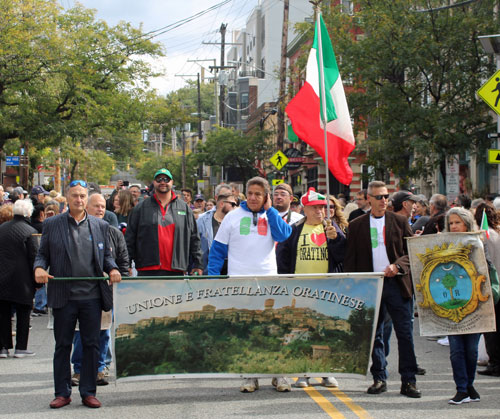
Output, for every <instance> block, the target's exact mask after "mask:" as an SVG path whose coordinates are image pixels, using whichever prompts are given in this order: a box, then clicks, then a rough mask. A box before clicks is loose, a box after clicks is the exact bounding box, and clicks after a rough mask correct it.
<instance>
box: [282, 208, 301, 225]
mask: <svg viewBox="0 0 500 419" xmlns="http://www.w3.org/2000/svg"><path fill="white" fill-rule="evenodd" d="M278 214H279V215H280V217H281V218H283V220H284V221H285V222H286V223H288V224H290V225H292V224H295V223H296V222H297V221H299V220H301V219H302V218H304V216H303V215H302V214H299V213H298V212H295V211H291V212H290V222H288V211H284V212H279V213H278Z"/></svg>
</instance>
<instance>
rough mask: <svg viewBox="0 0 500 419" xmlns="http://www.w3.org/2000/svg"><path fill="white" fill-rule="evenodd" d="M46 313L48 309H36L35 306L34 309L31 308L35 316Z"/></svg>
mask: <svg viewBox="0 0 500 419" xmlns="http://www.w3.org/2000/svg"><path fill="white" fill-rule="evenodd" d="M47 313H48V311H47V309H46V308H44V309H42V310H38V309H37V308H35V309H34V310H33V313H32V314H33V316H34V315H35V314H36V315H37V316H43V315H45V314H47Z"/></svg>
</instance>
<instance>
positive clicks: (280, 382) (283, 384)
mask: <svg viewBox="0 0 500 419" xmlns="http://www.w3.org/2000/svg"><path fill="white" fill-rule="evenodd" d="M276 391H279V392H285V391H292V386H291V385H290V382H289V381H288V379H287V378H286V377H278V378H276Z"/></svg>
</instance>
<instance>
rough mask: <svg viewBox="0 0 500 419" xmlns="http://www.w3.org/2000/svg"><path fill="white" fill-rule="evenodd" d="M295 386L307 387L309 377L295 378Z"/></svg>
mask: <svg viewBox="0 0 500 419" xmlns="http://www.w3.org/2000/svg"><path fill="white" fill-rule="evenodd" d="M295 387H298V388H306V387H309V378H307V377H299V378H297V381H295Z"/></svg>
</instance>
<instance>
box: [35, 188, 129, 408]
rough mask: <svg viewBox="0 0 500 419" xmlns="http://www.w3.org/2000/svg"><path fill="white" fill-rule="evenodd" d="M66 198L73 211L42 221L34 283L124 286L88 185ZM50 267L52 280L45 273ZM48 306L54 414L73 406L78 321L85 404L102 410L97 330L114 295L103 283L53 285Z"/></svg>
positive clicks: (73, 191) (81, 392) (81, 378)
mask: <svg viewBox="0 0 500 419" xmlns="http://www.w3.org/2000/svg"><path fill="white" fill-rule="evenodd" d="M66 197H67V199H68V205H69V211H68V212H65V213H63V214H60V215H57V216H54V217H50V218H47V219H46V220H45V221H44V226H43V234H42V238H41V242H40V249H39V251H38V254H37V257H36V259H35V263H34V271H35V281H36V282H37V283H39V284H45V283H47V282H49V279H53V278H54V277H56V278H68V277H80V278H89V277H103V276H104V272H106V273H108V274H109V280H110V281H111V282H119V281H121V274H120V271H119V270H118V266H117V265H116V263H115V261H114V259H113V257H112V255H111V249H110V247H111V246H110V245H109V236H108V229H109V225H108V223H106V222H105V221H103V220H100V219H98V218H95V217H92V216H91V215H88V214H87V211H86V210H85V208H86V206H87V199H88V195H87V183H86V182H85V181H83V180H74V181H72V182H71V183H70V184H69V187H68V189H67V193H66ZM49 267H50V275H49V273H48V272H47V269H48V268H49ZM47 296H48V305H49V307H52V313H53V315H54V338H55V342H56V347H55V352H54V387H55V399H54V400H52V402H51V403H50V407H51V408H53V409H57V408H61V407H63V406H66V405H68V404H69V403H71V398H70V395H71V366H70V362H69V361H70V358H69V357H70V354H71V346H72V342H73V334H74V331H75V326H76V322H77V320H78V322H79V325H80V334H81V338H82V344H83V356H82V368H81V376H80V386H79V390H80V396H81V398H82V403H83V404H84V405H86V406H88V407H91V408H98V407H100V406H101V403H100V402H99V400H97V399H96V397H95V395H96V377H97V360H98V358H99V329H100V325H101V313H102V310H104V311H109V310H111V308H112V307H113V292H112V288H111V286H110V284H108V281H103V280H72V281H65V280H52V281H50V282H49V284H48V290H47Z"/></svg>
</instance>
